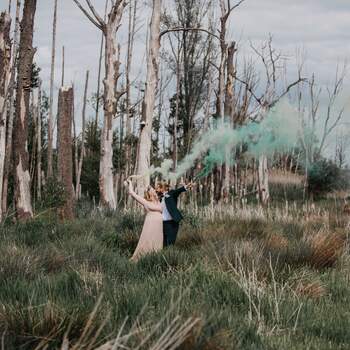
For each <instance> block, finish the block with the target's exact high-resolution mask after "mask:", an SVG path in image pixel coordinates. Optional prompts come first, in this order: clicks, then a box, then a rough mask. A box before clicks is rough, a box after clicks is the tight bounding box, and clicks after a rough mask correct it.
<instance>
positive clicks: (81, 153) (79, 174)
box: [75, 71, 89, 199]
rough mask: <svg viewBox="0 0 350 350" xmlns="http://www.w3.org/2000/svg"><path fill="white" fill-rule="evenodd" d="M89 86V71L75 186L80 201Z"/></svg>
mask: <svg viewBox="0 0 350 350" xmlns="http://www.w3.org/2000/svg"><path fill="white" fill-rule="evenodd" d="M88 84H89V71H87V72H86V80H85V89H84V102H83V112H82V127H81V128H82V130H81V149H80V157H79V164H78V172H77V181H76V186H75V198H76V199H79V198H80V196H81V188H80V178H81V171H82V168H83V160H84V155H85V120H86V118H85V111H86V100H87V90H88Z"/></svg>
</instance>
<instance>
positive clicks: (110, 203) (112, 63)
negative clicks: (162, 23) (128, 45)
mask: <svg viewBox="0 0 350 350" xmlns="http://www.w3.org/2000/svg"><path fill="white" fill-rule="evenodd" d="M73 1H74V2H75V3H76V4H77V6H78V7H79V8H80V9H81V11H82V12H83V13H84V14H85V16H87V18H88V19H89V20H90V21H91V22H92V23H93V24H94V25H95V26H96V27H97V28H99V29H101V30H102V32H103V34H104V38H105V79H104V82H103V83H104V120H103V128H102V134H101V156H100V176H99V187H100V204H101V206H102V207H107V208H109V209H113V210H114V209H116V200H115V196H114V181H113V118H114V116H115V114H116V112H117V104H118V100H119V97H120V95H121V93H120V92H118V91H117V85H118V79H119V76H120V74H119V66H120V62H119V52H120V47H119V45H118V44H117V39H116V34H117V31H118V29H119V27H120V23H121V20H122V15H123V12H124V8H125V6H126V0H116V1H114V2H113V3H112V8H111V11H110V12H109V14H108V16H107V17H108V20H107V21H105V20H103V19H102V18H101V17H100V15H99V14H98V13H97V11H96V10H95V8H94V7H93V6H92V4H91V2H90V0H86V2H87V5H88V7H89V9H90V12H91V13H92V15H91V14H90V13H89V12H88V11H87V10H86V9H84V8H83V6H82V5H81V4H80V2H79V0H73Z"/></svg>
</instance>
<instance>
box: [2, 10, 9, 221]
mask: <svg viewBox="0 0 350 350" xmlns="http://www.w3.org/2000/svg"><path fill="white" fill-rule="evenodd" d="M10 29H11V17H10V15H9V14H8V13H6V12H2V13H1V14H0V61H1V65H0V199H1V195H2V189H3V180H4V169H5V151H6V126H7V108H6V104H7V101H6V100H7V92H8V87H9V83H10V74H11V39H10ZM1 221H2V208H1V205H0V222H1Z"/></svg>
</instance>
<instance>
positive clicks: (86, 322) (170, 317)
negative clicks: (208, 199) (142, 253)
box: [0, 201, 350, 350]
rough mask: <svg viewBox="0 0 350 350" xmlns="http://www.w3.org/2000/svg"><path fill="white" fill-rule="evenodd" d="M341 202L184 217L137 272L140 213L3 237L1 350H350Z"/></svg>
mask: <svg viewBox="0 0 350 350" xmlns="http://www.w3.org/2000/svg"><path fill="white" fill-rule="evenodd" d="M337 205H338V204H337V203H334V202H333V201H332V202H328V203H326V202H325V203H321V204H320V205H317V206H311V205H304V206H302V207H298V206H296V205H294V204H289V203H288V205H286V204H285V203H283V204H280V205H279V206H275V207H270V208H265V209H262V208H259V207H255V206H252V207H250V206H247V205H238V204H237V206H234V207H224V206H222V207H219V206H216V207H211V206H209V207H205V208H202V209H200V208H191V207H188V208H186V210H188V211H187V214H186V220H185V221H184V222H183V224H182V227H181V230H180V233H179V239H178V242H177V245H176V246H175V247H172V248H168V249H165V250H163V251H162V252H161V253H158V254H151V255H149V256H146V257H145V258H144V259H142V260H141V261H140V262H139V263H137V264H133V263H130V262H129V257H130V255H131V254H132V251H133V249H134V248H135V246H136V244H137V239H138V233H139V232H140V231H141V228H142V222H143V218H142V213H140V212H139V211H137V210H136V211H130V210H128V211H121V212H118V213H116V214H109V215H104V214H103V213H99V212H98V211H94V210H93V211H90V213H88V211H87V210H85V209H84V212H83V213H82V214H81V215H80V218H79V219H78V220H76V221H74V222H71V223H65V224H62V223H59V222H58V221H56V220H55V218H54V217H53V216H50V217H45V215H41V216H39V217H38V218H37V219H36V220H34V221H32V222H28V223H26V224H10V223H6V224H5V225H3V226H1V228H0V230H1V231H0V281H1V282H0V332H1V334H2V335H3V336H2V347H3V348H4V349H19V348H20V349H45V348H49V349H101V350H102V349H103V350H106V349H154V350H158V349H159V350H160V349H162V350H163V349H207V350H210V349H277V348H281V349H305V348H308V349H346V348H350V335H349V332H348V329H349V326H350V317H349V314H348V313H347V311H346V310H347V308H348V305H349V302H350V292H349V287H350V286H349V283H350V282H349V281H350V257H349V250H348V236H347V234H348V228H347V225H348V218H347V217H346V216H344V215H342V214H341V213H342V211H341V210H340V205H341V204H340V203H339V207H337Z"/></svg>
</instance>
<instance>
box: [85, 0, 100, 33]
mask: <svg viewBox="0 0 350 350" xmlns="http://www.w3.org/2000/svg"><path fill="white" fill-rule="evenodd" d="M85 1H86V3H87V4H88V6H89V8H90V11H91V12H92V14H93V15H94V16H95V18H96V19H97V21H98V23H100V25H101V26H102V27H103V26H104V25H105V22H104V20H103V19H102V18H101V17H100V15H99V14H98V12H97V11H96V10H95V8H94V7H93V5H92V4H91V2H90V0H85Z"/></svg>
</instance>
